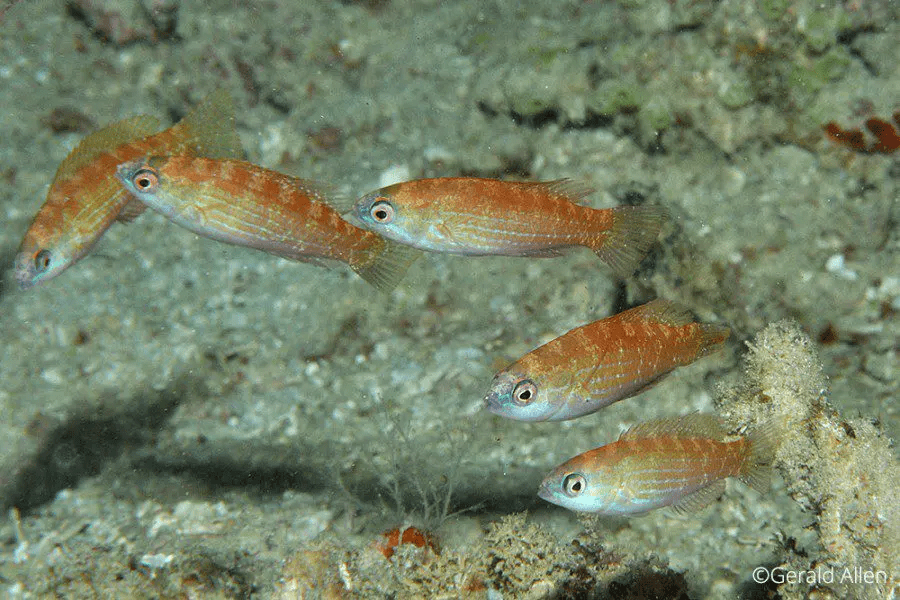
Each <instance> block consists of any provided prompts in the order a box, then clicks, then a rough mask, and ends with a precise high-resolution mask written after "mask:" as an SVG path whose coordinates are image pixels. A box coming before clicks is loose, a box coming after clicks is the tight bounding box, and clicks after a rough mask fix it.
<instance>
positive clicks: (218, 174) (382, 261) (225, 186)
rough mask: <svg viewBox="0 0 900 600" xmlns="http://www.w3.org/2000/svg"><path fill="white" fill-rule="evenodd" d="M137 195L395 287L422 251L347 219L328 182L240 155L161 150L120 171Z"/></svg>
mask: <svg viewBox="0 0 900 600" xmlns="http://www.w3.org/2000/svg"><path fill="white" fill-rule="evenodd" d="M116 176H117V177H118V179H119V181H120V182H121V184H122V185H123V186H124V188H125V189H127V190H128V191H129V192H130V193H131V194H133V195H134V196H135V197H136V198H137V199H138V200H140V201H141V202H143V203H145V204H146V205H147V206H149V207H151V208H153V209H154V210H156V211H158V212H160V213H162V214H163V215H165V216H166V217H167V218H169V219H171V220H172V221H173V222H175V223H177V224H178V225H181V226H182V227H185V228H187V229H189V230H191V231H193V232H194V233H197V234H198V235H202V236H204V237H208V238H211V239H214V240H218V241H220V242H225V243H228V244H234V245H238V246H246V247H249V248H255V249H257V250H262V251H264V252H268V253H269V254H274V255H277V256H281V257H284V258H289V259H291V260H298V261H303V262H309V263H314V264H319V265H322V264H324V261H327V260H336V261H340V262H343V263H346V264H347V265H349V266H350V268H351V269H353V270H354V271H355V272H356V273H358V274H359V275H360V276H361V277H362V278H363V279H365V280H366V281H368V282H370V283H372V284H373V285H375V286H376V287H378V288H380V289H390V288H392V287H394V286H395V285H396V284H397V282H398V281H399V280H400V279H401V278H402V277H403V274H404V273H405V271H406V269H407V267H409V265H410V263H412V261H413V260H415V258H416V256H418V254H419V253H418V252H417V251H415V250H413V249H410V248H406V247H403V246H400V245H397V244H393V243H391V242H389V241H387V240H385V239H383V238H381V237H380V236H378V235H376V234H374V233H372V232H370V231H366V230H365V229H360V228H358V227H355V226H354V225H352V224H350V223H348V222H347V221H345V220H344V219H342V218H341V216H340V214H339V213H338V212H337V210H335V209H334V208H332V207H331V206H330V203H339V202H340V198H338V197H337V196H336V195H335V194H334V193H333V192H331V191H330V190H329V189H328V188H327V187H325V186H322V185H320V184H316V183H313V182H310V181H306V180H303V179H298V178H295V177H291V176H288V175H284V174H282V173H278V172H276V171H270V170H268V169H264V168H262V167H259V166H256V165H253V164H250V163H248V162H244V161H238V160H214V159H208V158H202V157H196V156H186V155H183V156H167V157H166V156H157V157H150V158H146V159H141V160H135V161H129V162H126V163H123V164H122V165H120V166H119V168H118V171H117V173H116Z"/></svg>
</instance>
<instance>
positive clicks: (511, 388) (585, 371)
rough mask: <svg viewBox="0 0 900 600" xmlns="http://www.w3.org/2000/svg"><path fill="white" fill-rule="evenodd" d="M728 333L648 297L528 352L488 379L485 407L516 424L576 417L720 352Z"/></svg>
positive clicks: (726, 330)
mask: <svg viewBox="0 0 900 600" xmlns="http://www.w3.org/2000/svg"><path fill="white" fill-rule="evenodd" d="M729 333H730V332H729V330H728V328H727V327H721V326H718V325H707V324H702V323H695V322H693V320H692V319H691V316H690V314H689V313H688V312H687V311H685V310H683V309H681V308H678V307H677V306H675V305H673V304H672V303H670V302H667V301H665V300H653V301H652V302H649V303H647V304H644V305H643V306H638V307H636V308H632V309H631V310H627V311H625V312H622V313H619V314H618V315H615V316H612V317H609V318H606V319H603V320H601V321H595V322H593V323H588V324H587V325H583V326H581V327H578V328H576V329H573V330H571V331H569V332H568V333H565V334H564V335H561V336H560V337H558V338H556V339H554V340H551V341H550V342H548V343H546V344H544V345H543V346H541V347H539V348H536V349H535V350H533V351H531V352H529V353H528V354H526V355H525V356H523V357H522V358H520V359H519V360H517V361H516V362H514V363H513V364H511V365H510V366H508V367H507V368H506V369H503V370H502V371H500V372H499V373H497V374H496V375H495V376H494V380H493V382H492V383H491V388H490V390H489V391H488V393H487V395H486V396H485V404H486V406H487V408H488V410H490V411H491V412H493V413H496V414H498V415H501V416H504V417H508V418H510V419H516V420H519V421H564V420H567V419H574V418H576V417H580V416H582V415H586V414H590V413H592V412H595V411H598V410H600V409H601V408H603V407H605V406H609V405H610V404H612V403H613V402H618V401H619V400H624V399H625V398H629V397H631V396H633V395H635V394H638V393H640V392H642V391H644V390H645V389H647V388H648V387H650V386H652V385H654V384H655V383H656V382H657V381H659V380H660V379H662V378H663V377H664V376H665V375H667V374H668V373H669V372H671V371H672V370H674V369H675V368H677V367H679V366H683V365H688V364H690V363H692V362H693V361H695V360H697V359H698V358H701V357H703V356H706V355H707V354H709V353H710V352H712V351H714V350H716V349H717V348H719V347H720V346H721V345H722V343H723V342H724V341H725V340H726V339H727V338H728V335H729Z"/></svg>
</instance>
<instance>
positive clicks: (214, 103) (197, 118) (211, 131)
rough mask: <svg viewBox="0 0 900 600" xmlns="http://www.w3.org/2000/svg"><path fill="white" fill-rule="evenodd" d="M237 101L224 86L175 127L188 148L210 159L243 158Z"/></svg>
mask: <svg viewBox="0 0 900 600" xmlns="http://www.w3.org/2000/svg"><path fill="white" fill-rule="evenodd" d="M234 123H235V120H234V100H233V99H232V97H231V94H229V93H228V91H227V90H225V89H224V88H219V89H217V90H215V91H213V92H211V93H210V94H209V95H207V96H206V98H204V99H203V100H202V101H201V102H200V104H198V105H197V106H195V107H194V108H193V109H191V111H190V112H189V113H188V114H187V115H185V117H184V118H183V119H182V120H181V121H179V122H178V123H177V124H175V126H173V127H172V130H171V131H172V133H173V134H174V135H175V136H176V137H178V138H179V141H180V144H182V145H183V146H184V147H185V148H184V149H185V150H186V151H189V152H191V153H193V154H196V155H197V156H205V157H207V158H243V157H244V149H243V147H242V146H241V138H240V137H239V136H238V134H237V131H236V130H235V125H234Z"/></svg>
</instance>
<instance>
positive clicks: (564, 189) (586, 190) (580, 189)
mask: <svg viewBox="0 0 900 600" xmlns="http://www.w3.org/2000/svg"><path fill="white" fill-rule="evenodd" d="M524 183H525V185H534V186H540V187H542V188H544V189H545V190H546V191H547V192H549V193H550V194H553V195H555V196H565V197H566V199H567V200H569V201H571V202H575V203H576V204H581V203H582V202H583V201H584V199H585V198H587V197H588V196H590V195H591V194H593V193H594V192H595V191H596V190H594V188H592V187H590V186H589V185H587V184H585V183H582V182H580V181H575V180H574V179H554V180H553V181H529V182H524Z"/></svg>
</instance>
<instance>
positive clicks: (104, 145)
mask: <svg viewBox="0 0 900 600" xmlns="http://www.w3.org/2000/svg"><path fill="white" fill-rule="evenodd" d="M159 130H160V124H159V121H158V120H157V119H156V118H154V117H150V116H146V115H139V116H136V117H131V118H128V119H125V120H122V121H119V122H117V123H113V124H111V125H109V126H107V127H104V128H102V129H99V130H97V131H95V132H93V133H91V134H89V135H88V136H87V137H85V138H84V139H83V140H81V142H80V143H79V144H78V145H77V146H76V147H75V149H74V150H72V152H71V153H69V155H68V156H67V157H66V158H65V160H63V162H62V163H61V164H60V166H59V168H58V169H57V171H56V176H55V177H54V178H53V183H52V184H51V185H50V189H49V191H48V192H47V197H46V200H45V201H44V204H43V206H41V208H40V209H39V210H38V212H37V214H36V215H35V217H34V220H33V221H32V223H31V225H30V226H29V228H28V230H27V231H26V233H25V236H24V238H23V239H22V243H21V245H20V246H19V250H18V253H17V254H16V258H15V277H16V281H17V282H18V284H19V288H20V289H28V288H31V287H33V286H36V285H38V284H41V283H44V282H46V281H49V280H51V279H53V278H54V277H56V276H58V275H59V274H60V273H62V272H63V271H65V270H66V269H68V268H69V267H71V266H72V265H73V264H75V263H76V262H78V261H79V260H81V259H82V258H83V257H84V256H85V255H87V254H88V253H89V252H90V250H91V248H92V247H93V246H94V244H96V243H97V241H98V240H99V239H100V238H101V237H102V236H103V234H104V233H105V232H106V230H107V229H109V227H110V226H111V225H112V224H113V223H114V222H116V221H118V222H122V223H128V222H130V221H132V220H133V219H135V218H136V217H137V216H138V215H139V214H140V213H141V212H142V211H143V209H144V205H143V204H140V203H139V202H136V201H134V199H133V198H132V197H131V195H130V194H128V193H127V192H126V191H125V190H123V189H122V187H121V186H120V185H119V182H118V181H117V180H116V178H115V171H116V167H117V166H118V165H119V164H121V163H122V162H125V161H128V160H133V159H136V158H139V157H142V156H146V155H147V154H159V153H193V154H202V155H205V156H213V157H223V158H224V157H239V156H242V155H243V150H242V148H241V143H240V138H239V137H238V135H237V132H236V131H235V126H234V105H233V102H232V100H231V97H230V95H229V94H228V93H227V92H226V91H224V90H218V91H216V92H213V93H211V94H210V95H209V96H207V97H206V98H205V99H204V100H203V101H202V102H201V103H200V104H199V105H198V106H197V107H195V108H194V109H193V110H192V111H191V112H190V113H188V114H187V115H186V116H185V117H184V119H182V120H181V121H179V122H178V123H177V124H176V125H174V126H172V127H170V128H168V129H165V130H163V131H159ZM157 132H158V133H157Z"/></svg>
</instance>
